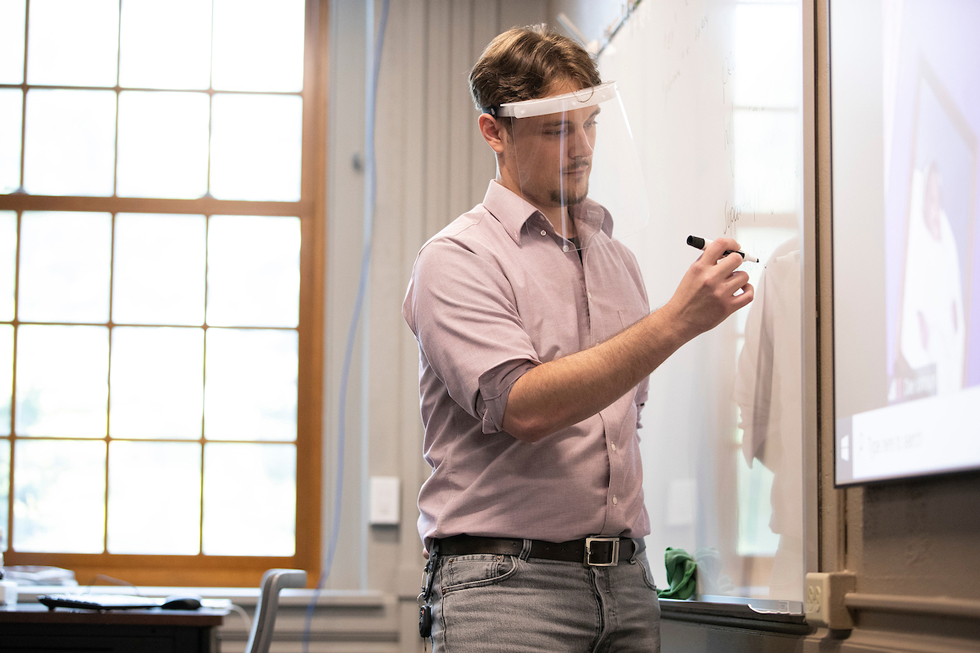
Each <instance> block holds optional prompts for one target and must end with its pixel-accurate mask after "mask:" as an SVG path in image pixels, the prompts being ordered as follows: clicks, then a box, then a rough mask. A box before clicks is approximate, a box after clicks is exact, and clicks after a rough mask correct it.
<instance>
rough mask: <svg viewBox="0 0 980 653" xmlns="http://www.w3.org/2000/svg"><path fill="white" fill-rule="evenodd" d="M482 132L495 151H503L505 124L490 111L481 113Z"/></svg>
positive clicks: (499, 152)
mask: <svg viewBox="0 0 980 653" xmlns="http://www.w3.org/2000/svg"><path fill="white" fill-rule="evenodd" d="M480 134H482V135H483V140H485V141H486V142H487V144H489V145H490V147H491V148H492V149H493V151H494V152H496V153H497V154H502V153H503V151H504V126H503V124H501V123H500V121H498V120H497V119H496V118H494V117H493V116H491V115H490V114H489V113H481V114H480Z"/></svg>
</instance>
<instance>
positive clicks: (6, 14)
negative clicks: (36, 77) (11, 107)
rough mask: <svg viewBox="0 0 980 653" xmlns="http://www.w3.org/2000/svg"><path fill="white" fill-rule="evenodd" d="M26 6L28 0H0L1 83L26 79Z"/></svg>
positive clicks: (18, 82) (18, 81)
mask: <svg viewBox="0 0 980 653" xmlns="http://www.w3.org/2000/svg"><path fill="white" fill-rule="evenodd" d="M26 8H27V3H26V0H0V84H20V83H21V82H23V81H24V16H25V10H26ZM2 131H3V130H0V132H2Z"/></svg>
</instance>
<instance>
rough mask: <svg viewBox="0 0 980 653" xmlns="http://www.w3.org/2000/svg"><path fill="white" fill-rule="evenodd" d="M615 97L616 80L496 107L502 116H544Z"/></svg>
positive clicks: (498, 113) (592, 104) (588, 105)
mask: <svg viewBox="0 0 980 653" xmlns="http://www.w3.org/2000/svg"><path fill="white" fill-rule="evenodd" d="M614 97H616V82H607V83H605V84H600V85H599V86H591V87H589V88H583V89H582V90H580V91H572V92H571V93H563V94H562V95H554V96H552V97H546V98H540V99H538V100H524V101H523V102H507V103H505V104H501V105H500V108H499V109H497V115H498V116H500V117H503V118H531V117H533V116H545V115H548V114H551V113H562V112H565V111H573V110H575V109H581V108H583V107H591V106H595V105H597V104H599V103H601V102H605V101H606V100H611V99H613V98H614Z"/></svg>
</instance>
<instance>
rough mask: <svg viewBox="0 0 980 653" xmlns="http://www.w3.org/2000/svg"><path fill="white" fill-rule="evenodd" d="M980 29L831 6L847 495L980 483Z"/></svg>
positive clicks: (897, 5)
mask: <svg viewBox="0 0 980 653" xmlns="http://www.w3.org/2000/svg"><path fill="white" fill-rule="evenodd" d="M978 26H980V2H976V1H973V0H847V1H846V2H845V1H843V0H837V1H836V2H832V4H831V22H830V35H831V46H830V61H831V64H830V66H831V67H830V75H831V132H832V136H831V138H832V186H833V248H834V254H833V261H834V377H835V378H834V388H835V412H836V414H835V418H836V465H835V479H836V483H837V484H838V485H849V484H855V483H863V482H868V481H878V480H886V479H896V478H906V477H912V476H921V475H927V474H937V473H944V472H952V471H960V470H966V469H978V468H980V419H977V417H976V415H975V414H971V413H972V412H973V411H972V410H971V409H974V408H975V406H976V405H977V404H978V403H980V301H978V300H980V283H977V282H978V281H980V256H978V254H980V242H978V239H980V230H978V229H977V228H976V227H977V222H978V215H977V205H978V186H980V184H978V134H980V39H978V38H977V35H976V30H977V27H978Z"/></svg>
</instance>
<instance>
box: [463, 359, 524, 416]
mask: <svg viewBox="0 0 980 653" xmlns="http://www.w3.org/2000/svg"><path fill="white" fill-rule="evenodd" d="M538 364H539V363H538V362H537V361H531V360H527V359H526V358H525V359H521V360H510V361H506V362H504V363H501V364H500V365H497V366H496V367H494V368H491V369H489V370H487V371H486V372H484V373H483V374H481V375H480V393H479V394H478V395H477V398H476V412H477V415H479V416H480V419H481V420H482V423H483V432H484V433H499V432H500V431H503V430H504V411H505V410H506V409H507V399H508V398H509V397H510V391H511V389H512V388H513V387H514V384H515V383H517V379H519V378H521V377H522V376H524V374H525V373H526V372H527V371H528V370H530V369H531V368H533V367H537V365H538Z"/></svg>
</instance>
